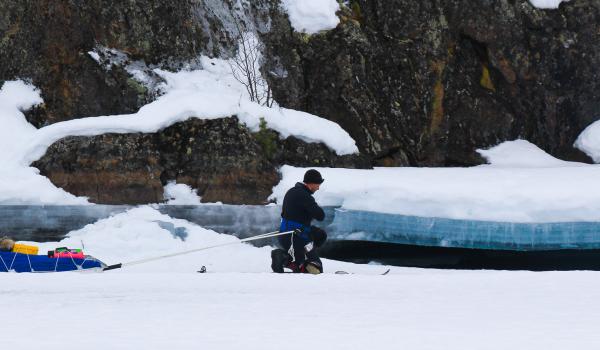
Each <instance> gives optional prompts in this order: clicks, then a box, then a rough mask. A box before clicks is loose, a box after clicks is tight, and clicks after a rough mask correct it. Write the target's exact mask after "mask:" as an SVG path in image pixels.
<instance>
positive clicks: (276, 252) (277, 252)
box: [271, 249, 291, 273]
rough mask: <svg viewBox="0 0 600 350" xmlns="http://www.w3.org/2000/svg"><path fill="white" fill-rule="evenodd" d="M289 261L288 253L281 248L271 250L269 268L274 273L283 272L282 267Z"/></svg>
mask: <svg viewBox="0 0 600 350" xmlns="http://www.w3.org/2000/svg"><path fill="white" fill-rule="evenodd" d="M290 261H291V257H290V255H289V254H288V253H287V252H286V251H285V250H283V249H273V250H272V251H271V269H272V270H273V272H276V273H283V268H284V267H285V266H288V264H289V263H290Z"/></svg>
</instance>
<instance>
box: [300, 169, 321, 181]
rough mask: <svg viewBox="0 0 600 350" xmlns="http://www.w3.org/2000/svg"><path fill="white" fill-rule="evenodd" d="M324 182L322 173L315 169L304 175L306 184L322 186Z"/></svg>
mask: <svg viewBox="0 0 600 350" xmlns="http://www.w3.org/2000/svg"><path fill="white" fill-rule="evenodd" d="M323 181H325V180H324V179H323V178H322V177H321V173H320V172H318V171H316V170H315V169H310V170H308V171H307V172H306V173H305V174H304V183H305V184H322V183H323Z"/></svg>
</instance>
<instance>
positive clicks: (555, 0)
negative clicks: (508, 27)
mask: <svg viewBox="0 0 600 350" xmlns="http://www.w3.org/2000/svg"><path fill="white" fill-rule="evenodd" d="M567 1H570V0H529V2H530V3H531V4H532V5H533V6H535V7H537V8H539V9H557V8H558V6H559V5H560V3H561V2H567Z"/></svg>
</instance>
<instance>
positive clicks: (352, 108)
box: [266, 0, 600, 166]
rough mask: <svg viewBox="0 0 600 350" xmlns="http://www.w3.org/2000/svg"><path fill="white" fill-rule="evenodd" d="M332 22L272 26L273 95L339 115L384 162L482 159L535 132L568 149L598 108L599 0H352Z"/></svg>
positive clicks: (572, 153)
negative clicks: (543, 1) (558, 0)
mask: <svg viewBox="0 0 600 350" xmlns="http://www.w3.org/2000/svg"><path fill="white" fill-rule="evenodd" d="M340 16H341V18H342V23H341V24H340V25H339V26H338V27H337V28H336V29H334V30H331V31H329V32H326V33H322V34H319V35H313V36H307V35H302V34H297V33H292V31H291V30H290V29H289V23H288V21H287V19H286V18H285V16H283V15H281V16H278V17H274V20H273V23H274V28H275V29H274V30H272V31H271V32H270V33H269V35H267V36H266V37H267V42H268V48H269V54H268V55H267V56H268V57H269V58H270V59H271V60H270V62H269V66H270V67H273V68H277V69H278V70H280V71H281V70H283V71H285V72H286V74H285V75H284V76H276V75H269V77H270V80H271V86H272V87H273V89H274V93H275V98H276V99H277V100H278V101H279V102H280V103H281V104H283V105H286V106H288V107H290V108H295V109H301V110H304V111H307V112H310V113H314V114H317V115H320V116H323V117H326V118H328V119H330V120H334V121H336V122H338V123H339V124H340V125H341V126H342V127H343V128H344V129H345V130H347V131H348V132H349V133H350V134H351V135H352V136H353V137H354V138H355V140H357V142H358V144H359V147H360V149H361V152H364V153H366V154H369V155H371V156H372V157H373V158H374V159H375V163H376V164H382V165H400V166H403V165H413V166H445V165H472V164H478V163H480V162H481V160H480V159H479V157H478V156H477V154H476V153H475V149H476V148H480V147H488V146H493V145H496V144H498V143H499V142H502V141H505V140H513V139H516V138H524V139H527V140H529V141H531V142H533V143H535V144H537V145H538V146H539V147H541V148H543V149H544V150H546V151H547V152H549V153H551V154H553V155H555V156H558V157H560V158H564V159H571V160H584V161H585V160H587V158H586V156H585V155H583V154H582V153H581V152H579V151H577V150H575V149H574V148H573V147H572V144H573V142H574V141H575V138H576V137H577V135H578V134H579V133H580V132H581V131H582V130H583V129H584V128H585V127H586V126H588V125H589V124H590V123H591V122H592V121H594V120H595V119H597V118H598V117H599V116H600V98H599V97H600V90H599V87H600V80H599V78H600V73H599V70H598V69H597V68H596V67H598V64H599V63H600V2H599V1H595V0H577V1H571V2H568V3H562V4H561V6H560V8H559V9H557V10H541V9H536V8H534V7H533V6H531V4H530V3H529V2H528V1H525V0H521V1H518V0H512V1H511V0H498V1H496V0H494V1H483V0H482V1H467V0H452V1H446V0H440V1H431V0H425V1H410V0H389V1H369V0H352V1H350V8H346V9H345V10H344V11H342V13H341V14H340Z"/></svg>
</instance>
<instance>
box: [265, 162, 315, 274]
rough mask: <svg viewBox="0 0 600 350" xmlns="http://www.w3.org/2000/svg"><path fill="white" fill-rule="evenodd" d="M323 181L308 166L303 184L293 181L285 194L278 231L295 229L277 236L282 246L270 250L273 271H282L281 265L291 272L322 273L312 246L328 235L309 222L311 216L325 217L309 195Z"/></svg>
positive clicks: (311, 218) (312, 217) (313, 217)
mask: <svg viewBox="0 0 600 350" xmlns="http://www.w3.org/2000/svg"><path fill="white" fill-rule="evenodd" d="M323 181H324V180H323V178H322V177H321V174H320V173H319V172H318V171H316V170H314V169H310V170H308V171H307V172H306V174H304V183H301V182H298V183H296V185H295V186H294V187H292V188H291V189H289V190H288V191H287V193H286V194H285V197H284V198H283V208H282V210H281V226H280V227H279V231H280V232H285V231H291V230H295V232H294V233H293V234H291V235H284V236H279V237H278V241H279V244H280V245H281V247H282V248H283V249H275V250H273V251H272V252H271V268H272V269H273V272H278V273H282V272H283V268H284V267H285V268H288V269H291V270H292V271H293V272H307V273H312V274H319V273H322V272H323V265H322V263H321V259H319V257H318V255H317V252H316V250H315V248H318V247H320V246H322V245H323V243H325V240H326V239H327V234H326V233H325V231H323V230H321V229H320V228H318V227H316V226H311V225H310V223H311V221H312V220H313V219H316V220H319V221H323V219H325V212H324V211H323V209H321V207H319V205H318V204H317V202H315V199H314V198H313V196H312V195H313V193H315V192H317V191H318V190H319V187H320V185H321V184H322V183H323Z"/></svg>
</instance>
